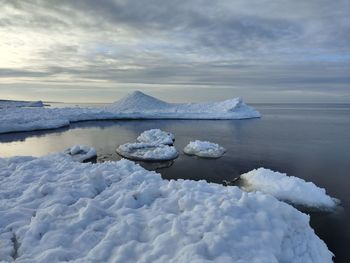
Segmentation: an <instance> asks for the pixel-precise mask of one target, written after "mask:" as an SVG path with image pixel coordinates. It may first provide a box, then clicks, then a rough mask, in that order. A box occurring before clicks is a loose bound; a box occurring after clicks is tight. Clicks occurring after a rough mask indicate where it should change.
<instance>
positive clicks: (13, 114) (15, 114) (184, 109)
mask: <svg viewBox="0 0 350 263" xmlns="http://www.w3.org/2000/svg"><path fill="white" fill-rule="evenodd" d="M257 117H260V113H259V112H258V111H256V110H255V109H254V108H252V107H250V106H247V105H246V104H245V103H244V102H243V101H242V99H240V98H236V99H230V100H225V101H222V102H208V103H182V104H176V103H167V102H164V101H161V100H158V99H156V98H154V97H151V96H148V95H146V94H144V93H142V92H139V91H136V92H134V93H132V94H130V95H129V96H127V97H125V98H123V99H121V100H119V101H117V102H115V103H112V104H111V105H109V106H105V107H100V108H98V107H96V108H81V107H74V108H18V107H10V108H9V107H5V108H0V133H5V132H16V131H31V130H43V129H53V128H59V127H63V126H67V125H69V124H70V123H71V122H76V121H86V120H108V119H247V118H257Z"/></svg>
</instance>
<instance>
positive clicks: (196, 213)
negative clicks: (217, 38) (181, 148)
mask: <svg viewBox="0 0 350 263" xmlns="http://www.w3.org/2000/svg"><path fill="white" fill-rule="evenodd" d="M14 244H16V246H18V247H16V251H15V250H14V247H15V246H14ZM0 246H1V247H0V261H1V260H3V261H5V262H9V261H12V260H13V256H15V255H16V257H17V258H16V262H21V263H23V262H37V263H40V262H58V261H74V262H239V263H246V262H247V263H248V262H249V263H251V262H261V263H264V262H266V263H274V262H275V263H277V262H317V263H328V262H332V253H331V252H330V251H329V250H328V249H327V246H326V245H325V244H324V242H323V241H322V240H320V239H319V238H318V237H317V236H316V235H315V233H314V231H313V230H312V228H311V227H310V225H309V216H308V215H306V214H303V213H301V212H299V211H298V210H296V209H295V208H293V207H292V206H290V205H288V204H286V203H283V202H280V201H278V200H276V199H275V198H274V197H272V196H269V195H265V194H262V193H259V192H257V193H255V192H252V193H245V192H243V191H241V190H240V189H239V188H237V187H234V186H232V187H224V186H221V185H217V184H209V183H206V182H205V181H199V182H196V181H185V180H178V181H173V180H172V181H166V180H162V179H161V177H160V175H159V174H156V173H155V172H149V171H146V170H144V169H143V168H141V167H140V166H138V165H135V164H134V163H133V162H131V161H127V160H121V161H119V162H105V163H98V164H91V163H79V162H74V161H72V159H71V158H70V157H69V156H67V155H65V154H56V155H49V156H46V157H41V158H33V157H14V158H9V159H2V158H0Z"/></svg>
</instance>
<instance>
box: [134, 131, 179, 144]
mask: <svg viewBox="0 0 350 263" xmlns="http://www.w3.org/2000/svg"><path fill="white" fill-rule="evenodd" d="M136 140H137V141H138V142H144V143H152V144H167V145H172V144H173V143H174V141H175V136H174V134H172V133H170V132H166V131H162V130H160V129H151V130H147V131H144V132H142V133H141V134H140V136H139V137H137V139H136Z"/></svg>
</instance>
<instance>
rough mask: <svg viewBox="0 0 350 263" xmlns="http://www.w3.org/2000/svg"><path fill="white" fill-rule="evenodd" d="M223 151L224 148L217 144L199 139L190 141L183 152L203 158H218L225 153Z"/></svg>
mask: <svg viewBox="0 0 350 263" xmlns="http://www.w3.org/2000/svg"><path fill="white" fill-rule="evenodd" d="M225 151H226V150H225V148H224V147H222V146H220V145H219V144H216V143H212V142H208V141H199V140H195V141H193V142H190V143H189V144H188V145H186V147H185V148H184V153H186V154H188V155H197V156H199V157H204V158H219V157H221V156H222V155H223V154H224V153H225Z"/></svg>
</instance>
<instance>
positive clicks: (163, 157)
mask: <svg viewBox="0 0 350 263" xmlns="http://www.w3.org/2000/svg"><path fill="white" fill-rule="evenodd" d="M117 153H118V154H120V155H121V156H123V157H125V158H128V159H132V160H144V161H169V160H173V159H175V158H177V157H178V155H179V154H178V152H177V151H176V149H175V147H174V146H169V145H164V144H159V145H157V144H153V143H143V142H135V143H125V144H122V145H120V146H119V147H118V148H117Z"/></svg>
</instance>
